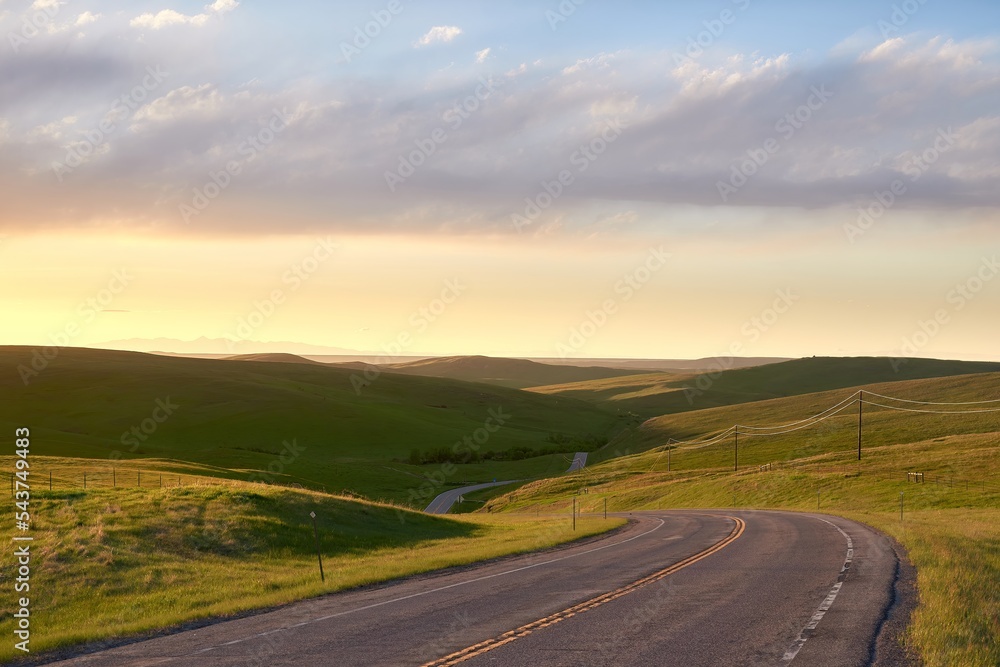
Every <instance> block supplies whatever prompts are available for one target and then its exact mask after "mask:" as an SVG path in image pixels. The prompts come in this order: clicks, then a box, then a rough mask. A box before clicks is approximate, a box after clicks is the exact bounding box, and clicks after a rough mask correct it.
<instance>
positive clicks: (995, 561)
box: [475, 360, 1000, 667]
mask: <svg viewBox="0 0 1000 667" xmlns="http://www.w3.org/2000/svg"><path fill="white" fill-rule="evenodd" d="M847 361H848V362H850V360H847ZM858 368H859V366H858V365H857V364H852V363H847V364H846V365H845V368H843V369H836V368H831V369H830V373H831V382H837V381H842V382H847V381H849V380H848V379H849V378H850V377H855V376H856V373H857V372H858ZM955 368H956V367H954V366H953V367H951V368H949V367H948V364H947V363H939V364H929V365H928V366H927V367H926V368H924V369H923V371H922V372H929V371H933V370H938V371H945V370H955ZM917 370H918V371H919V370H920V369H917ZM838 378H839V379H838ZM792 379H793V380H794V378H792ZM797 384H798V386H799V387H803V386H815V385H814V383H811V382H799V383H797ZM859 388H863V389H865V390H867V391H875V392H878V393H880V394H884V395H886V396H892V397H897V398H907V399H911V400H924V401H938V402H961V401H987V400H995V399H1000V373H985V374H974V375H960V376H954V377H943V378H933V379H920V380H909V381H902V382H895V383H883V384H874V385H871V384H867V385H864V386H863V387H845V388H843V389H839V390H836V391H827V392H821V393H813V394H808V395H802V396H794V397H788V398H778V399H771V400H765V401H758V402H752V403H744V404H741V405H733V406H726V407H716V408H709V409H705V410H694V411H689V412H684V413H680V414H673V415H665V416H662V417H659V418H656V419H653V420H650V421H649V422H647V423H646V424H644V425H643V427H642V428H641V429H639V430H638V431H636V432H634V433H633V434H631V435H630V436H628V437H623V438H621V439H619V440H618V441H616V442H615V443H613V444H612V445H611V446H609V448H608V450H611V449H613V448H614V449H617V454H618V456H615V457H614V458H609V457H611V456H613V455H614V454H615V452H614V451H608V450H605V451H602V452H597V453H596V454H595V455H592V456H591V460H592V461H594V462H595V463H596V464H595V465H591V466H588V467H587V468H586V469H584V470H582V471H580V472H577V473H573V474H571V475H565V476H562V477H559V478H554V479H548V480H538V481H535V482H532V483H530V484H527V485H524V486H522V487H520V488H518V489H516V490H513V491H510V490H508V491H507V492H506V493H499V492H498V493H494V494H490V495H481V496H477V497H476V498H475V499H476V500H479V501H484V504H485V510H486V511H488V512H491V513H497V512H527V513H529V514H530V513H535V512H538V511H541V512H543V513H545V512H566V511H569V508H570V507H571V505H572V503H573V501H574V499H575V500H576V503H577V506H578V507H581V508H582V511H583V512H584V513H587V512H589V513H592V514H597V515H599V514H600V513H601V512H602V511H603V505H604V502H605V500H607V503H608V508H609V510H610V511H618V512H624V511H631V510H642V509H669V508H680V507H686V508H701V507H735V508H738V509H786V510H795V511H810V512H815V511H817V510H818V511H821V512H824V513H832V514H838V515H841V516H846V517H848V518H851V519H855V520H857V521H861V522H864V523H867V524H869V525H872V526H874V527H875V528H877V529H879V530H881V531H883V532H885V533H886V534H888V535H891V536H892V537H894V538H895V539H897V540H898V541H899V542H900V543H902V545H903V546H904V547H905V548H906V550H907V552H908V555H909V558H910V560H911V561H912V563H913V564H914V565H915V566H916V568H917V587H918V590H919V604H918V607H917V609H916V611H915V612H914V614H913V617H912V619H911V625H910V627H909V628H908V630H907V632H906V634H905V636H904V637H903V644H904V648H905V649H906V650H907V652H908V653H910V654H912V655H913V656H914V661H915V664H923V665H927V666H928V667H951V666H952V665H963V667H993V666H995V665H998V664H1000V643H998V642H997V640H996V638H997V636H998V632H1000V620H998V617H997V609H1000V531H998V529H997V526H1000V509H998V508H1000V479H998V478H997V474H996V471H997V470H998V469H1000V413H997V412H989V413H969V414H963V415H953V414H949V415H942V414H917V413H909V412H898V411H888V410H885V409H882V408H876V407H873V406H870V405H866V406H865V412H864V416H863V419H864V430H863V434H864V440H863V451H862V459H861V461H858V460H857V405H856V404H855V405H851V406H849V408H848V410H847V413H845V414H844V415H842V416H839V417H835V418H832V419H829V420H827V421H824V422H822V423H820V424H817V425H815V426H811V427H809V428H806V429H803V430H801V431H796V432H793V433H787V434H783V435H779V436H774V437H755V438H751V437H746V436H741V438H740V455H739V462H740V469H739V471H738V472H734V471H733V462H734V458H733V449H734V443H733V439H732V438H727V439H726V440H725V441H723V442H720V443H718V444H715V445H711V446H709V447H704V448H697V449H696V448H691V447H688V446H684V445H681V446H679V447H678V448H676V449H672V450H670V459H669V470H668V458H667V456H666V455H665V450H663V449H662V448H661V449H652V448H653V447H654V446H656V445H661V444H663V443H664V442H666V439H667V438H668V437H674V438H681V439H688V438H693V437H697V436H700V435H703V434H706V433H710V432H713V431H722V430H724V429H725V428H728V427H730V426H732V425H733V424H735V423H739V424H741V425H757V426H773V425H777V424H790V423H792V422H795V421H798V420H802V419H805V418H807V417H809V416H811V415H815V414H817V413H819V412H821V411H822V410H824V409H826V408H829V407H831V406H833V405H835V404H836V403H838V402H839V401H841V400H842V399H845V398H849V397H850V396H851V395H852V394H853V393H854V392H855V391H856V389H859ZM869 398H870V399H871V400H874V401H881V402H883V403H885V404H887V405H888V404H890V402H889V401H886V400H885V399H878V398H875V397H873V396H869ZM895 405H901V406H904V407H908V408H911V409H912V408H919V407H920V406H916V405H913V404H906V403H895ZM997 407H1000V404H997V403H994V404H992V405H980V406H966V407H965V408H964V409H967V410H977V409H989V408H993V409H995V408H997ZM927 409H932V410H933V409H938V410H949V409H951V410H955V409H958V408H957V407H950V408H949V407H947V406H936V407H935V406H928V407H927ZM602 458H604V459H606V460H605V461H604V462H603V463H601V462H599V461H600V460H601V459H602ZM765 464H773V465H770V466H766V465H765ZM908 472H922V473H924V482H923V483H913V482H910V481H908V477H907V473H908ZM901 494H902V498H903V505H904V517H903V519H902V520H900V516H899V503H900V497H901ZM481 511H482V510H481Z"/></svg>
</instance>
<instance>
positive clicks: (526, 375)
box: [384, 356, 643, 389]
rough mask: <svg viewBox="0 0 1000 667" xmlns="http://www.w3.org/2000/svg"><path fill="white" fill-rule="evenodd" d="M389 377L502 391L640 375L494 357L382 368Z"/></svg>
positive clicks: (438, 360) (446, 358)
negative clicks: (414, 377) (421, 378)
mask: <svg viewBox="0 0 1000 667" xmlns="http://www.w3.org/2000/svg"><path fill="white" fill-rule="evenodd" d="M384 368H385V370H386V371H389V372H392V373H405V374H407V375H422V376H425V377H439V378H451V379H453V380H465V381H467V382H486V383H488V384H495V385H500V386H502V387H514V388H517V389H524V388H526V387H535V386H538V385H548V384H558V383H564V382H578V381H581V380H596V379H601V378H612V377H621V376H627V375H635V374H636V373H642V372H643V371H634V370H626V369H620V368H604V367H600V366H563V365H558V366H557V365H553V364H542V363H538V362H536V361H528V360H527V359H505V358H498V357H483V356H471V357H436V358H433V359H422V360H420V361H410V362H406V363H400V364H391V365H388V366H385V367H384Z"/></svg>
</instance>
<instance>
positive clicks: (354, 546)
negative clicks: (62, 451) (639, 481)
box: [0, 456, 622, 662]
mask: <svg viewBox="0 0 1000 667" xmlns="http://www.w3.org/2000/svg"><path fill="white" fill-rule="evenodd" d="M35 461H37V462H38V463H40V464H43V465H44V463H45V462H44V461H43V460H39V459H35ZM59 463H60V465H61V466H62V467H63V468H67V469H68V468H70V467H73V466H77V467H80V468H86V467H88V462H87V461H81V460H75V461H71V460H60V462H59ZM0 464H2V466H3V468H4V469H5V470H11V469H13V465H14V461H13V458H12V457H10V456H6V457H2V458H0ZM187 481H188V482H189V485H188V486H183V487H180V488H176V487H174V488H162V489H160V488H155V489H136V488H128V489H123V488H118V489H111V488H101V489H88V490H87V491H83V490H81V489H76V490H56V491H53V492H49V491H43V490H41V489H39V488H38V487H36V488H35V489H34V490H33V491H32V499H31V510H32V517H33V522H32V529H31V536H32V538H33V540H34V541H33V542H32V547H31V550H32V560H31V567H32V582H31V583H32V589H31V590H32V595H31V619H32V628H33V629H34V628H38V629H39V631H38V632H34V633H32V638H31V649H32V653H34V654H36V655H37V654H38V653H39V652H42V651H46V650H51V649H54V648H57V647H63V646H69V645H74V644H80V643H83V642H87V641H95V640H107V639H115V638H121V637H126V636H130V635H135V634H137V633H145V632H156V631H159V630H162V629H163V628H168V627H171V626H175V625H177V624H181V623H186V622H191V621H193V620H196V619H204V618H210V617H219V616H226V615H230V614H236V613H241V612H245V611H246V610H250V609H255V608H261V607H268V606H273V605H278V604H284V603H287V602H291V601H293V600H298V599H302V598H306V597H311V596H317V595H322V594H324V593H329V592H332V591H336V590H342V589H345V588H354V587H358V586H363V585H370V584H373V583H378V582H383V581H387V580H391V579H396V578H399V577H404V576H408V575H412V574H416V573H419V572H426V571H429V570H434V569H439V568H444V567H450V566H457V565H466V564H468V563H471V562H475V561H478V560H483V559H488V558H495V557H498V556H504V555H508V554H512V553H519V552H524V551H530V550H533V549H538V548H544V547H547V546H552V545H555V544H559V543H562V542H567V541H570V540H573V539H579V538H581V537H585V536H588V535H593V534H595V533H599V532H603V531H605V530H609V529H611V528H614V527H615V526H617V525H620V524H621V523H622V522H621V521H612V520H609V521H603V520H597V519H593V520H589V521H581V522H579V525H578V526H577V528H578V530H577V531H574V530H573V529H572V527H571V525H570V523H569V522H567V521H566V520H565V519H564V518H559V519H550V518H535V517H523V518H521V517H466V518H464V519H454V518H448V519H445V518H439V517H435V516H430V515H426V514H423V513H421V512H411V511H407V510H405V509H402V508H399V507H393V506H390V505H384V504H377V503H368V502H362V501H358V500H354V499H350V498H344V497H337V496H331V495H326V494H322V493H315V492H309V491H301V490H294V489H284V488H274V487H265V486H262V485H252V484H247V483H236V484H235V485H225V486H223V485H218V484H217V483H216V484H213V483H212V482H213V480H211V479H202V480H201V482H207V483H208V485H207V486H205V485H199V483H198V482H199V480H198V479H196V478H192V479H189V480H187ZM310 512H315V513H316V515H317V524H318V528H319V536H320V550H321V552H322V554H323V559H324V566H325V571H326V581H325V582H321V580H320V577H319V571H318V565H317V559H316V543H315V541H314V537H313V526H312V522H311V519H310V517H309V513H310ZM13 532H14V525H13V521H7V522H5V523H4V525H3V526H2V527H0V539H3V540H4V541H5V542H7V543H8V544H9V543H10V540H11V538H12V537H13ZM16 567H17V563H16V562H15V560H14V559H10V558H7V559H4V560H3V562H2V563H0V578H2V579H3V580H5V581H11V580H12V579H13V578H14V577H15V576H16V573H15V569H16ZM36 582H37V583H38V584H39V585H37V586H36V585H35V583H36ZM14 600H15V598H14V596H12V595H5V596H2V598H0V632H2V633H3V634H4V635H5V636H8V637H12V636H13V635H12V631H13V627H14V618H13V616H12V614H13V613H14V611H15V609H14ZM13 643H14V642H13V641H8V642H3V644H2V645H0V662H7V661H10V660H12V659H14V658H15V657H18V656H20V655H21V653H20V652H19V651H17V650H16V649H15V648H14V646H13Z"/></svg>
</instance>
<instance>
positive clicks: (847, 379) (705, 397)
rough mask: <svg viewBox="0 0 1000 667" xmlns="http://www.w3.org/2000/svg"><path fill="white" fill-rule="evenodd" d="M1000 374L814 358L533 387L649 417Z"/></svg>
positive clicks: (917, 363)
mask: <svg viewBox="0 0 1000 667" xmlns="http://www.w3.org/2000/svg"><path fill="white" fill-rule="evenodd" d="M998 371H1000V363H996V362H980V361H942V360H938V359H905V360H902V363H899V362H897V363H896V364H893V362H892V360H890V359H888V358H885V357H847V358H839V357H810V358H805V359H795V360H792V361H786V362H782V363H776V364H768V365H766V366H755V367H752V368H741V369H734V370H726V371H719V372H716V373H702V374H700V375H689V374H687V375H685V374H680V375H670V374H664V373H650V374H645V375H633V376H629V377H625V378H619V379H612V380H596V381H584V382H577V383H572V384H563V385H554V386H540V387H532V388H531V391H534V392H538V393H542V394H547V395H550V396H566V397H570V398H577V399H580V400H583V401H588V402H591V403H594V404H597V405H599V406H602V407H604V408H605V409H611V410H614V411H631V412H635V413H637V414H639V415H642V416H644V417H650V416H655V415H663V414H674V413H679V412H688V411H691V410H701V409H705V408H712V407H718V406H724V405H736V404H739V403H747V402H751V401H760V400H766V399H770V398H780V397H784V396H796V395H800V394H808V393H814V392H820V391H827V390H831V389H839V388H845V387H856V386H859V385H865V384H872V383H881V382H895V381H900V380H915V379H922V378H935V377H948V376H953V375H964V374H968V373H991V372H998Z"/></svg>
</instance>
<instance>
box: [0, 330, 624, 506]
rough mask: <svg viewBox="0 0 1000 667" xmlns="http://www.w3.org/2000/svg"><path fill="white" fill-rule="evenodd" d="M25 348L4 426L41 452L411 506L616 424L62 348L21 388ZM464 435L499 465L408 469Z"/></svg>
mask: <svg viewBox="0 0 1000 667" xmlns="http://www.w3.org/2000/svg"><path fill="white" fill-rule="evenodd" d="M34 352H35V351H34V350H33V349H31V348H26V347H3V348H0V390H2V392H3V395H4V397H5V400H4V401H3V402H2V403H0V425H2V428H4V429H7V430H8V431H11V429H14V428H16V427H21V426H29V427H30V428H31V429H32V432H33V434H34V436H35V439H34V453H35V454H37V455H39V456H43V455H48V456H70V457H83V458H89V459H93V460H95V462H103V463H104V464H110V463H112V462H113V461H114V460H116V459H117V458H126V459H129V458H156V459H179V460H183V461H190V462H193V463H198V464H202V465H207V466H217V467H220V468H225V469H229V470H233V471H237V473H238V474H239V475H242V476H244V478H247V477H253V476H257V477H258V478H259V477H260V476H261V474H262V473H266V475H267V478H268V479H274V480H275V481H282V482H285V483H288V482H295V483H299V484H302V485H304V486H307V487H311V488H323V487H327V488H329V490H341V489H348V490H351V491H353V492H356V493H360V494H363V495H365V496H368V497H374V498H386V499H393V500H399V501H404V502H411V503H413V504H415V505H418V504H420V503H421V502H423V500H424V499H425V496H426V494H428V493H430V492H431V491H433V490H439V489H440V487H441V486H443V485H449V484H458V483H459V482H462V481H470V482H476V481H487V480H490V479H493V478H495V477H506V478H508V479H520V478H525V477H532V476H536V475H539V474H542V473H552V474H555V473H556V472H560V471H562V470H565V468H566V465H567V464H566V463H565V462H564V460H563V459H564V457H563V456H562V455H557V454H553V455H548V456H543V457H536V458H528V459H525V460H503V455H502V453H503V452H508V451H511V450H512V449H513V448H519V449H521V450H522V451H524V450H527V451H529V452H530V451H534V450H540V449H552V448H553V443H559V447H560V448H561V450H562V449H568V450H572V449H573V448H574V447H576V446H581V447H582V446H583V445H584V443H588V444H589V445H591V446H592V445H593V443H594V442H595V441H597V440H601V439H606V438H607V436H609V435H610V434H611V433H612V432H613V431H614V430H616V429H617V428H618V427H617V423H618V420H617V419H616V418H615V417H614V416H612V415H608V414H607V413H605V412H603V411H601V410H599V409H597V408H596V407H594V406H592V405H590V404H588V403H584V402H581V401H577V400H575V399H572V398H566V397H558V396H542V395H539V394H532V393H529V392H523V391H519V390H516V389H507V388H503V387H496V386H491V385H486V384H472V383H467V382H460V381H456V380H450V379H441V378H427V377H416V376H408V375H402V374H394V373H383V374H381V375H377V376H374V377H370V381H369V380H365V379H364V376H363V375H362V374H361V373H359V372H358V371H355V370H351V369H344V368H332V367H329V366H326V365H320V364H310V363H301V362H298V361H296V362H295V363H283V362H275V361H229V360H210V359H188V358H178V357H165V356H157V355H150V354H143V353H135V352H119V351H107V350H88V349H74V348H66V349H60V350H58V356H56V357H55V358H54V359H53V360H50V361H48V362H46V364H45V366H44V367H42V366H43V364H42V363H41V362H39V361H37V358H36V362H35V363H36V368H40V370H37V371H32V372H36V373H37V375H33V376H32V375H30V374H29V375H27V379H28V383H27V385H26V384H25V383H24V382H23V381H22V379H21V372H19V368H20V369H21V371H24V369H25V368H29V369H30V367H31V364H32V356H33V353H34ZM465 438H476V442H477V443H479V444H477V445H476V446H477V447H479V448H480V451H482V452H485V451H486V450H493V451H494V452H499V453H501V455H500V456H497V457H495V459H494V460H490V461H482V462H479V463H475V464H472V463H470V464H466V465H454V466H451V467H446V466H443V465H436V466H428V465H412V466H411V465H408V464H407V463H405V461H406V460H407V459H408V457H410V456H411V455H412V453H413V451H414V450H416V451H417V452H427V451H433V450H439V449H442V448H451V447H452V446H453V445H454V444H455V443H457V442H460V441H463V439H465ZM561 450H560V451H561ZM508 475H510V476H511V477H507V476H508ZM416 488H420V489H421V493H422V494H423V495H421V496H419V497H418V498H414V495H413V494H414V489H416Z"/></svg>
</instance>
